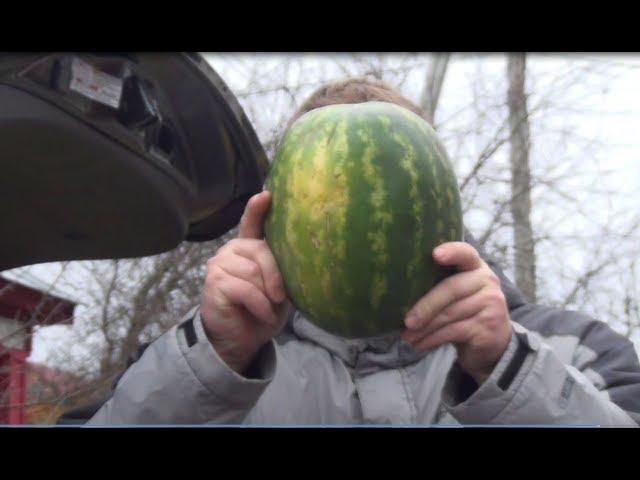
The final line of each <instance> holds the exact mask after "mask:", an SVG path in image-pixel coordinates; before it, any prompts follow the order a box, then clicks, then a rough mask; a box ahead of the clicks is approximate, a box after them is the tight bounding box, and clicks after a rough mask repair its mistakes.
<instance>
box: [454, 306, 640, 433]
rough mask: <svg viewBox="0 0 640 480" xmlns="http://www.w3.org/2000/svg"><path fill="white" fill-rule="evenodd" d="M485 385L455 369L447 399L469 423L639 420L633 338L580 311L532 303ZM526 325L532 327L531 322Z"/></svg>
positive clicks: (639, 367)
mask: <svg viewBox="0 0 640 480" xmlns="http://www.w3.org/2000/svg"><path fill="white" fill-rule="evenodd" d="M518 310H520V311H519V312H517V314H516V316H517V317H518V318H519V321H518V322H512V325H513V329H514V335H513V336H512V339H511V343H510V344H509V347H508V348H507V350H506V351H505V353H504V354H503V357H502V358H501V360H500V361H499V363H498V365H497V366H496V367H495V369H494V371H493V373H492V374H491V376H490V377H489V379H487V380H486V381H485V382H484V383H483V384H482V385H480V386H479V387H477V386H476V387H475V388H472V389H471V391H469V390H468V388H467V389H466V390H467V391H466V392H465V386H468V385H469V382H470V380H469V378H470V377H468V376H467V375H466V374H465V373H464V372H462V370H461V369H460V368H459V366H458V365H457V363H456V364H454V366H453V367H452V369H451V370H450V372H449V374H448V376H447V380H446V382H445V386H444V389H443V392H442V398H443V404H444V406H445V408H446V409H447V410H448V411H449V413H450V414H451V415H452V416H453V417H454V418H455V419H456V420H457V421H459V422H460V423H462V424H476V425H481V424H482V425H486V424H510V425H541V424H546V425H574V426H576V425H581V426H637V425H638V422H640V364H639V363H638V355H637V353H636V351H635V348H634V346H633V344H632V342H630V341H629V340H628V339H626V338H624V337H622V336H620V335H618V334H616V333H615V332H614V331H613V330H612V329H610V328H609V327H608V326H607V325H606V324H605V323H603V322H598V321H595V320H592V319H589V318H588V317H585V316H583V315H581V314H578V313H577V312H566V311H561V310H558V309H552V308H547V307H539V306H535V305H527V306H525V307H522V309H518ZM525 325H526V326H525Z"/></svg>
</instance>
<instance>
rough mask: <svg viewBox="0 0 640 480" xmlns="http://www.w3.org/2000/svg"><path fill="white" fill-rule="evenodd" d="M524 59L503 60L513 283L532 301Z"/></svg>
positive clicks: (520, 55) (533, 268)
mask: <svg viewBox="0 0 640 480" xmlns="http://www.w3.org/2000/svg"><path fill="white" fill-rule="evenodd" d="M525 71H526V58H525V54H524V53H516V54H510V55H509V56H508V60H507V77H508V80H509V87H508V92H507V104H508V106H509V127H510V130H511V135H510V146H511V152H510V163H511V215H512V217H513V233H514V247H515V270H516V283H517V285H518V288H519V289H520V290H521V291H522V293H523V294H524V296H525V297H526V298H527V299H528V300H530V301H532V302H533V301H535V299H536V257H535V245H534V241H533V232H532V229H531V170H530V168H529V149H530V137H529V117H528V114H527V97H526V94H525V88H524V86H525Z"/></svg>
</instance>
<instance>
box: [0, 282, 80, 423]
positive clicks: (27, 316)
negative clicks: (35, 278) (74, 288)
mask: <svg viewBox="0 0 640 480" xmlns="http://www.w3.org/2000/svg"><path fill="white" fill-rule="evenodd" d="M75 307H76V304H75V303H73V302H71V301H69V300H66V299H63V298H60V297H58V296H55V295H52V294H50V293H47V292H44V291H42V290H38V289H36V288H33V287H31V286H27V285H24V284H22V283H18V282H16V281H12V280H9V279H7V278H4V277H0V323H4V325H9V324H11V325H13V326H14V327H13V328H14V330H15V332H14V333H9V334H6V333H3V334H1V335H0V424H11V425H18V424H23V423H24V422H25V404H26V394H27V391H26V390H27V389H26V387H27V385H26V384H27V378H26V377H27V368H26V367H27V365H26V360H27V357H28V356H29V355H30V354H31V334H32V332H33V327H34V326H36V325H54V324H69V323H71V322H72V318H73V312H74V310H75ZM16 325H17V326H19V328H17V329H15V326H16ZM7 330H8V328H5V329H3V331H7Z"/></svg>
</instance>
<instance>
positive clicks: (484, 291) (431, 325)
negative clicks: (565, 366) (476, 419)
mask: <svg viewBox="0 0 640 480" xmlns="http://www.w3.org/2000/svg"><path fill="white" fill-rule="evenodd" d="M433 258H434V259H435V261H436V262H438V263H439V264H440V265H443V266H449V267H455V268H456V269H457V271H458V273H456V274H454V275H452V276H450V277H448V278H446V279H445V280H443V281H442V282H440V283H439V284H438V285H436V286H435V287H434V288H433V289H431V291H429V292H428V293H427V294H426V295H425V296H424V297H422V298H421V299H420V300H418V302H417V303H416V304H415V305H414V306H413V308H411V310H409V312H408V313H407V316H406V318H405V325H406V327H407V330H405V331H404V332H403V333H402V338H403V339H404V340H405V341H406V342H408V343H409V344H410V345H411V346H412V347H413V348H415V349H417V350H429V349H433V348H436V347H438V346H440V345H443V344H446V343H452V344H453V345H454V346H455V347H456V350H457V352H458V363H459V364H460V367H462V369H463V370H464V371H466V372H467V373H468V374H469V375H471V377H473V379H474V380H475V381H476V383H477V384H478V385H481V384H482V383H484V381H485V380H486V379H487V378H488V377H489V376H490V375H491V372H492V371H493V369H494V367H495V366H496V364H497V363H498V361H499V360H500V358H501V357H502V355H503V353H504V352H505V350H506V349H507V346H508V345H509V342H510V340H511V335H512V327H511V319H510V317H509V308H508V306H507V301H506V299H505V296H504V294H503V293H502V290H501V288H500V279H499V278H498V276H497V275H496V274H495V273H493V271H492V270H491V268H490V267H489V266H488V265H487V264H486V263H485V262H484V261H483V260H482V259H481V258H480V255H479V254H478V252H477V251H476V249H475V248H473V247H472V246H471V245H469V244H468V243H465V242H449V243H443V244H442V245H440V246H438V247H437V248H436V249H435V250H434V252H433Z"/></svg>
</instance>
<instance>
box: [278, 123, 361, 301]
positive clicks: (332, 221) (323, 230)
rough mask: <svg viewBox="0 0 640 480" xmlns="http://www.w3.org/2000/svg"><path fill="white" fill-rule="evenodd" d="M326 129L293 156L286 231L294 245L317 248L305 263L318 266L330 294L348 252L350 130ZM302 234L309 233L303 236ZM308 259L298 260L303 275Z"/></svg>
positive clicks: (311, 268) (326, 293)
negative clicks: (346, 164) (307, 244)
mask: <svg viewBox="0 0 640 480" xmlns="http://www.w3.org/2000/svg"><path fill="white" fill-rule="evenodd" d="M325 133H326V135H325V136H323V137H322V140H321V141H319V142H317V143H316V144H315V145H312V146H310V147H308V148H307V149H300V151H297V152H295V154H294V155H292V157H291V168H290V169H289V177H288V182H287V202H288V204H289V205H288V206H287V211H288V212H289V214H288V215H287V224H286V232H285V235H286V238H287V243H288V244H289V245H290V246H292V248H294V249H295V251H300V249H299V248H296V247H295V246H296V245H299V244H300V242H310V243H311V246H312V248H313V249H314V250H317V255H314V256H313V257H312V258H313V260H312V262H313V263H311V264H309V263H307V264H305V265H304V269H305V271H306V272H307V274H308V273H309V272H313V274H314V275H315V276H316V277H317V278H318V283H319V284H320V287H321V289H322V292H323V294H324V296H325V298H326V299H327V300H329V299H330V298H331V296H332V286H333V285H334V282H333V279H334V278H335V277H336V276H337V275H339V269H340V267H341V265H342V264H343V261H344V259H345V258H346V242H345V239H344V235H339V234H338V233H339V232H342V229H343V228H344V226H345V223H346V215H347V206H348V200H349V193H348V189H347V178H346V175H344V172H343V167H342V165H343V161H342V160H343V159H344V158H345V157H346V154H347V138H346V133H345V132H344V131H342V129H341V128H340V126H338V127H337V128H335V127H333V126H330V128H329V127H327V128H326V132H325ZM311 152H313V154H311ZM303 207H304V208H303ZM296 232H297V233H296ZM301 232H304V233H301ZM301 235H305V236H307V238H300V237H301ZM326 258H331V259H333V261H332V262H331V264H330V265H328V264H327V263H326V262H325V259H326ZM304 263H305V262H304V261H301V262H298V266H299V267H298V272H297V276H298V278H302V277H303V272H302V271H301V270H302V268H303V264H304ZM302 289H303V290H304V287H302ZM309 298H310V297H309ZM316 307H318V306H316ZM327 308H329V309H330V310H331V309H332V304H331V303H330V302H329V303H325V304H324V305H323V306H322V307H321V308H320V309H327ZM334 313H335V312H334Z"/></svg>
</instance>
